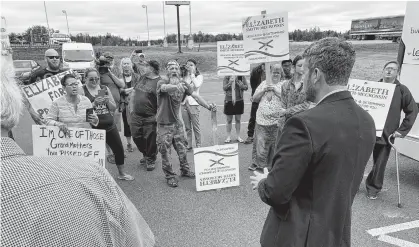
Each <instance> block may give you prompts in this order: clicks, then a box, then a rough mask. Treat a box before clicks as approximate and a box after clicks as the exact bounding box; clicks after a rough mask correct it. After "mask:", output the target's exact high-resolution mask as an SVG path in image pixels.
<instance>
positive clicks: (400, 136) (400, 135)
mask: <svg viewBox="0 0 419 247" xmlns="http://www.w3.org/2000/svg"><path fill="white" fill-rule="evenodd" d="M393 136H394V138H404V136H403V135H402V134H400V133H399V132H397V131H396V132H394V134H393Z"/></svg>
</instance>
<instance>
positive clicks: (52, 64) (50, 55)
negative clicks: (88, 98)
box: [23, 49, 84, 125]
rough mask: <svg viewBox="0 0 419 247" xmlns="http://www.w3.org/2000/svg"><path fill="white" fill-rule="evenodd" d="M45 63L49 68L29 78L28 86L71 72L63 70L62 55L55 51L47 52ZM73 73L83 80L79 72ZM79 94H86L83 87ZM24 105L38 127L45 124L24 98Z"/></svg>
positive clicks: (49, 50)
mask: <svg viewBox="0 0 419 247" xmlns="http://www.w3.org/2000/svg"><path fill="white" fill-rule="evenodd" d="M45 61H46V62H47V67H46V68H44V69H40V70H38V71H36V72H35V73H33V74H32V75H31V77H30V78H29V83H28V84H27V85H29V84H32V83H35V82H37V81H41V80H43V79H46V78H49V77H51V76H54V75H57V74H60V73H62V72H64V71H67V70H69V69H63V68H61V66H60V65H61V59H60V55H58V52H57V51H56V50H54V49H48V50H46V51H45ZM73 73H74V75H75V76H76V78H78V79H81V76H80V75H79V74H78V73H77V72H75V71H74V72H73ZM79 93H80V94H82V95H83V94H84V92H83V90H82V89H81V87H80V90H79ZM24 95H25V94H24ZM23 103H24V104H25V106H26V109H27V110H28V112H29V114H30V115H31V117H32V119H33V121H34V122H35V123H36V124H38V125H41V124H43V120H42V118H41V117H40V116H39V114H38V113H37V112H35V110H34V109H33V107H32V105H31V103H30V102H29V100H28V99H27V98H26V97H24V98H23Z"/></svg>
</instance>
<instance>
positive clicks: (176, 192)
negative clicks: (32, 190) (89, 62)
mask: <svg viewBox="0 0 419 247" xmlns="http://www.w3.org/2000/svg"><path fill="white" fill-rule="evenodd" d="M249 91H250V90H249ZM249 91H248V92H246V94H245V113H244V114H243V116H242V122H245V123H243V124H242V126H241V128H242V130H241V136H242V138H243V139H244V138H245V137H246V136H247V134H246V133H247V121H248V119H249V114H250V107H251V105H250V101H249V98H250V92H249ZM201 95H202V96H203V97H204V98H205V99H206V100H208V101H211V102H215V103H216V104H217V105H219V107H218V113H217V119H218V124H219V125H220V126H219V127H218V131H217V135H218V142H219V144H220V145H221V144H222V143H223V141H224V139H225V138H226V134H225V133H226V132H225V126H224V125H223V124H225V117H224V116H223V114H222V111H223V109H222V105H223V101H224V94H223V92H222V80H221V79H217V80H215V79H214V78H211V79H208V80H206V81H205V82H204V85H203V87H202V88H201ZM200 123H201V130H202V140H203V143H202V145H203V146H212V145H213V143H212V133H211V129H212V128H211V118H210V114H209V112H208V111H207V110H205V109H203V108H201V114H200ZM32 124H33V122H32V120H31V118H30V116H29V114H28V113H27V112H26V111H25V113H24V114H23V116H22V119H21V121H20V124H19V126H17V127H16V129H15V130H14V131H13V132H14V135H15V137H16V140H17V143H18V144H19V145H20V146H21V147H22V148H23V149H24V151H25V152H26V153H28V154H32V137H31V133H30V130H31V127H30V125H32ZM232 133H235V131H234V126H233V131H232ZM121 136H122V133H121ZM124 139H125V138H123V141H124V142H125V140H124ZM232 139H233V140H234V139H235V134H233V135H232ZM251 150H252V145H244V144H239V162H240V186H239V187H232V188H227V189H222V190H213V191H206V192H197V191H196V188H195V181H194V180H192V179H184V178H180V182H179V187H178V188H170V187H168V186H167V185H166V180H165V179H164V175H163V172H162V170H161V163H160V157H159V158H158V161H157V164H158V165H157V169H155V170H154V171H151V172H147V171H146V170H145V168H144V167H141V166H139V165H138V163H139V160H140V158H141V155H140V153H139V151H138V150H137V149H135V151H134V152H133V153H127V155H128V156H127V159H126V165H127V169H128V172H129V173H130V174H131V175H133V176H134V177H135V180H134V181H132V182H126V181H117V182H118V184H119V185H120V186H121V188H122V189H123V191H124V192H125V193H126V195H127V196H128V197H129V198H130V199H131V200H132V202H133V203H134V204H135V205H136V207H137V208H138V210H139V211H140V213H141V214H142V215H143V217H144V218H145V219H146V221H147V222H148V224H149V225H150V227H151V229H152V231H153V233H154V234H155V237H156V246H162V247H163V246H167V247H169V246H170V247H200V246H202V247H218V246H226V247H239V246H260V245H259V237H260V233H261V229H262V227H263V223H264V220H265V217H266V215H267V212H268V209H269V208H268V206H267V205H265V204H264V203H263V202H262V201H261V200H260V199H259V196H258V195H257V192H255V191H253V190H252V188H251V185H250V178H249V176H250V175H252V173H251V172H249V171H248V170H247V167H248V166H249V165H250V162H251ZM188 161H189V162H190V164H192V166H193V167H194V166H198V165H199V164H193V163H194V161H193V154H192V152H189V153H188ZM172 162H173V167H174V169H175V171H178V172H179V162H178V160H177V156H176V153H175V152H174V150H173V152H172ZM371 167H372V162H371V160H370V162H369V163H368V165H367V168H366V170H365V174H368V172H369V171H370V170H371ZM106 168H107V169H108V170H109V172H110V173H111V174H112V175H113V176H114V177H115V178H116V174H117V170H116V167H115V166H114V165H112V164H106ZM364 178H365V177H364ZM364 181H365V179H364ZM364 181H363V182H362V183H361V186H360V190H359V192H358V194H357V196H356V198H355V201H354V203H353V207H352V209H353V211H352V246H355V247H368V246H383V247H387V246H388V247H390V246H419V226H418V225H417V226H416V227H415V228H411V229H407V230H403V231H397V232H393V233H388V234H387V235H388V236H391V237H393V238H396V239H402V240H404V241H408V242H402V241H397V240H396V243H398V245H393V244H388V243H386V242H383V241H379V240H378V238H379V236H372V235H370V234H369V233H367V231H368V230H370V229H373V228H380V227H385V226H390V225H395V224H400V223H405V222H412V221H415V220H419V162H417V161H414V160H411V159H409V158H406V157H403V156H400V181H401V182H400V187H401V199H402V206H403V207H402V208H398V207H397V183H396V181H397V180H396V166H395V161H394V152H393V153H392V155H391V157H390V159H389V162H388V165H387V170H386V175H385V182H384V183H385V184H384V187H385V188H384V190H383V192H382V193H380V194H379V197H378V199H377V200H374V201H372V200H369V199H367V198H366V196H365V192H366V191H365V183H364ZM336 217H339V216H336ZM396 228H397V227H396ZM396 230H397V229H396Z"/></svg>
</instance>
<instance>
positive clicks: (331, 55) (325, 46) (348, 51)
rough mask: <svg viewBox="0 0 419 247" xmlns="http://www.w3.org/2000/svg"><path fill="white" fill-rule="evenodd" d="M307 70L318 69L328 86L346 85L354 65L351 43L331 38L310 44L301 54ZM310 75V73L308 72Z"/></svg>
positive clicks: (353, 51)
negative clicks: (306, 63)
mask: <svg viewBox="0 0 419 247" xmlns="http://www.w3.org/2000/svg"><path fill="white" fill-rule="evenodd" d="M303 57H304V58H307V59H308V62H309V63H308V64H309V66H308V68H309V70H313V69H316V68H317V69H319V70H320V71H321V72H323V74H324V75H325V80H326V83H327V84H328V85H329V86H335V85H342V86H346V85H348V80H349V76H350V75H351V72H352V68H353V66H354V64H355V49H354V47H353V46H352V44H351V43H349V42H346V41H345V40H342V39H339V38H336V37H333V38H330V37H329V38H323V39H321V40H319V41H316V42H314V43H312V44H311V45H310V46H309V47H308V48H307V49H306V50H305V51H304V53H303ZM310 73H311V72H310Z"/></svg>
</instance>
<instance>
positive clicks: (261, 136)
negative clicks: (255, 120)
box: [252, 124, 281, 170]
mask: <svg viewBox="0 0 419 247" xmlns="http://www.w3.org/2000/svg"><path fill="white" fill-rule="evenodd" d="M280 131H281V130H279V127H278V125H276V124H275V125H269V126H263V125H259V124H256V126H255V135H254V139H253V151H252V162H253V164H255V165H257V166H258V167H260V168H265V167H266V168H268V170H270V169H272V161H273V157H274V154H275V146H276V138H277V136H278V134H280V133H278V132H280Z"/></svg>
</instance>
